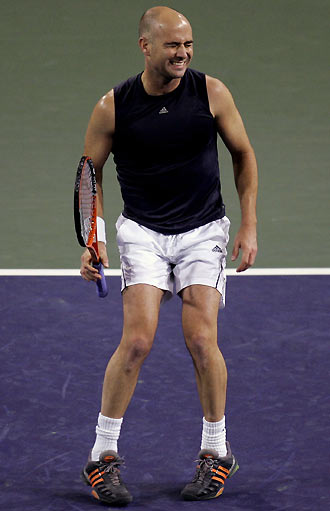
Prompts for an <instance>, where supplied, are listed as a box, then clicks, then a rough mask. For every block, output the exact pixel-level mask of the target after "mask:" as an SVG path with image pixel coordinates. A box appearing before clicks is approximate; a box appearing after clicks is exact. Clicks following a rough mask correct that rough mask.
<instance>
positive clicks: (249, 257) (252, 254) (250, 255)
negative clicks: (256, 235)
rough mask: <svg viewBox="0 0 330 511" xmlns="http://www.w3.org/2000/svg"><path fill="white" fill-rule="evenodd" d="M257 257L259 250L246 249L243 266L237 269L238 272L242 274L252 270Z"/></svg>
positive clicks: (243, 255) (243, 252) (243, 254)
mask: <svg viewBox="0 0 330 511" xmlns="http://www.w3.org/2000/svg"><path fill="white" fill-rule="evenodd" d="M256 255H257V250H256V249H255V248H254V247H251V248H246V249H245V250H244V249H243V251H242V260H241V264H240V265H239V267H238V268H237V270H236V272H237V273H240V272H242V271H245V270H247V269H248V268H250V267H251V266H252V265H253V264H254V261H255V259H256Z"/></svg>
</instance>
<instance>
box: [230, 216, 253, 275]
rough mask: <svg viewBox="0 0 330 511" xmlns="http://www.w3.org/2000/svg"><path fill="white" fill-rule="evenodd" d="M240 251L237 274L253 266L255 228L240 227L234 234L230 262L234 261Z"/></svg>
mask: <svg viewBox="0 0 330 511" xmlns="http://www.w3.org/2000/svg"><path fill="white" fill-rule="evenodd" d="M240 249H242V260H241V264H240V265H239V267H238V268H237V270H236V271H237V272H241V271H245V270H247V269H248V268H250V266H252V265H253V263H254V261H255V258H256V255H257V251H258V245H257V230H256V227H255V226H244V225H243V226H241V227H240V229H239V231H238V233H237V234H236V237H235V240H234V246H233V253H232V256H231V260H232V261H236V259H237V258H238V255H239V251H240Z"/></svg>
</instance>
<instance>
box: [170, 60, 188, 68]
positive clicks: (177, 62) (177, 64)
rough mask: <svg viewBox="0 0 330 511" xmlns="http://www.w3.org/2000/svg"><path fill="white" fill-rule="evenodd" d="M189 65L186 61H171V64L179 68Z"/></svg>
mask: <svg viewBox="0 0 330 511" xmlns="http://www.w3.org/2000/svg"><path fill="white" fill-rule="evenodd" d="M186 63H187V61H186V60H170V64H171V65H172V66H175V67H177V68H182V67H184V66H185V64H186Z"/></svg>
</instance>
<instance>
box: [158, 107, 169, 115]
mask: <svg viewBox="0 0 330 511" xmlns="http://www.w3.org/2000/svg"><path fill="white" fill-rule="evenodd" d="M158 113H159V114H168V110H167V108H165V107H164V106H163V108H161V109H160V110H159V112H158Z"/></svg>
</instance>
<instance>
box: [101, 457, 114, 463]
mask: <svg viewBox="0 0 330 511" xmlns="http://www.w3.org/2000/svg"><path fill="white" fill-rule="evenodd" d="M103 459H104V461H105V462H106V463H110V462H111V461H113V460H114V459H115V457H114V456H105V458H103Z"/></svg>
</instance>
